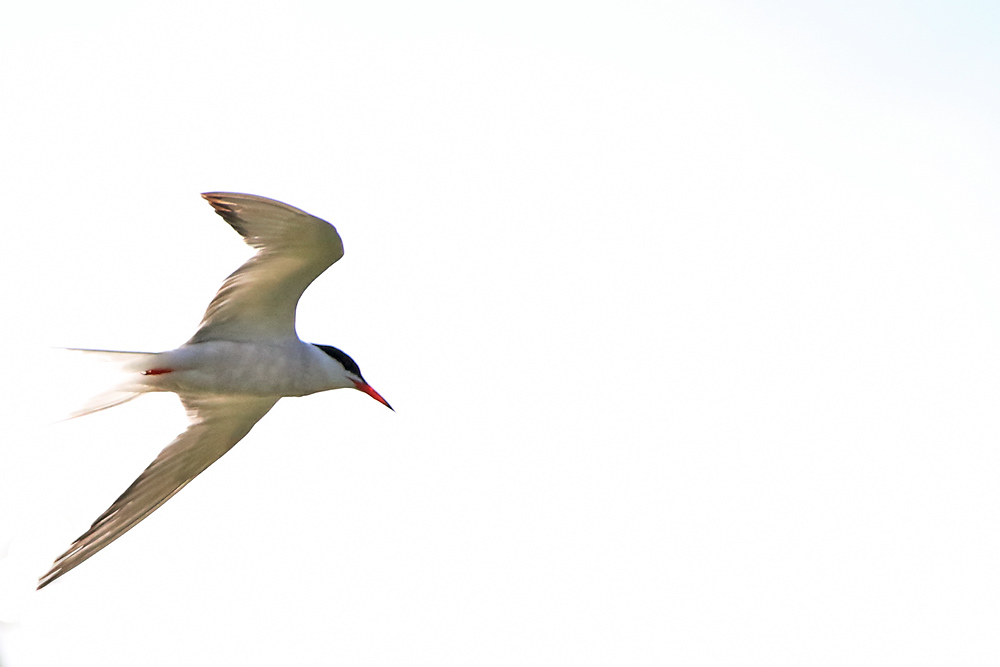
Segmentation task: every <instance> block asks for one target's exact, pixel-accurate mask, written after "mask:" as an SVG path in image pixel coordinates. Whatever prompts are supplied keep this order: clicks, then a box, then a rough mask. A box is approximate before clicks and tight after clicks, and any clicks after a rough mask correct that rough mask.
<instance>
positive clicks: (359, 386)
mask: <svg viewBox="0 0 1000 667" xmlns="http://www.w3.org/2000/svg"><path fill="white" fill-rule="evenodd" d="M352 382H354V388H355V389H357V390H358V391H363V392H364V393H366V394H368V395H369V396H371V397H372V398H374V399H375V400H376V401H378V402H379V403H381V404H382V405H384V406H385V407H387V408H389V409H390V410H392V406H391V405H389V402H388V401H386V400H385V399H384V398H382V397H381V396H379V393H378V392H377V391H375V390H374V389H372V388H371V387H370V386H369V385H367V384H365V383H364V382H358V381H357V380H352ZM392 411H393V412H395V410H392Z"/></svg>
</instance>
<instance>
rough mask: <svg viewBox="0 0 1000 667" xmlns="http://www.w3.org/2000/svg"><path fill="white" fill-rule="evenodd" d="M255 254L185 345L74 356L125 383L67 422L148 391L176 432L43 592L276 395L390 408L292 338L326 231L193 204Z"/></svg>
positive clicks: (210, 456) (215, 453)
mask: <svg viewBox="0 0 1000 667" xmlns="http://www.w3.org/2000/svg"><path fill="white" fill-rule="evenodd" d="M202 197H204V198H205V199H206V200H208V203H209V204H211V205H212V207H213V208H214V209H215V212H216V213H218V214H219V215H220V216H222V218H223V219H224V220H225V221H226V222H228V223H229V225H230V226H231V227H232V228H233V229H235V230H236V231H237V232H239V234H240V236H242V237H243V240H244V241H245V242H246V243H247V244H248V245H250V246H251V247H253V248H255V249H256V251H257V252H256V254H255V255H254V256H253V257H251V258H250V259H249V260H247V261H246V262H245V263H244V264H243V265H242V266H241V267H240V268H238V269H237V270H236V271H235V272H234V273H233V274H231V275H230V276H229V277H228V278H226V280H225V282H223V283H222V287H221V288H219V291H218V293H217V294H216V295H215V298H214V299H212V301H211V303H209V304H208V309H207V310H206V311H205V316H204V317H203V318H202V320H201V324H200V325H199V327H198V330H197V331H196V332H195V334H194V336H192V337H191V340H189V341H188V342H186V343H184V344H183V345H181V346H180V347H178V348H177V349H175V350H170V351H169V352H159V353H144V352H111V351H105V350H80V351H81V352H85V353H88V354H92V355H98V356H102V357H104V358H108V359H112V360H114V361H117V362H118V363H119V364H120V365H121V368H122V370H123V371H124V373H125V375H126V379H125V380H124V381H123V382H122V383H121V384H119V385H117V386H116V387H114V388H113V389H112V390H111V391H109V392H106V393H104V394H101V395H100V396H98V397H97V398H95V399H93V400H92V401H91V402H90V403H88V404H87V405H86V406H84V408H83V409H81V410H79V411H78V412H76V413H74V414H73V415H71V417H78V416H81V415H85V414H90V413H92V412H97V411H99V410H104V409H106V408H110V407H113V406H115V405H120V404H122V403H124V402H126V401H129V400H132V399H133V398H135V397H137V396H139V395H141V394H144V393H146V392H151V391H172V392H174V393H175V394H177V395H178V396H179V397H180V399H181V403H182V404H183V405H184V409H185V410H186V411H187V415H188V419H189V424H188V427H187V430H185V431H184V432H183V433H181V434H180V435H179V436H177V438H176V439H175V440H174V441H173V442H172V443H170V444H169V445H167V447H166V448H165V449H164V450H163V451H161V452H160V454H159V455H158V456H157V457H156V460H154V461H153V462H152V463H151V464H150V465H149V466H148V467H147V468H146V469H145V470H144V471H143V473H142V474H141V475H139V477H138V478H137V479H136V480H135V481H134V482H132V485H131V486H130V487H128V489H126V490H125V493H123V494H122V495H121V496H120V497H119V498H118V500H116V501H115V502H114V503H113V504H112V505H111V507H109V508H108V509H107V511H105V512H104V514H102V515H101V516H99V517H98V518H97V520H96V521H95V522H94V524H93V525H92V526H91V527H90V529H89V530H88V531H87V532H86V533H84V534H83V535H81V536H80V537H79V538H78V539H77V540H76V541H75V542H73V544H72V546H70V548H69V550H67V551H66V553H64V554H63V555H62V556H60V557H59V558H58V559H57V560H56V561H55V563H54V564H53V565H52V569H50V570H49V571H48V572H47V573H46V574H45V575H44V576H42V577H41V578H40V579H39V583H38V588H42V587H43V586H46V585H48V584H50V583H52V582H53V581H55V580H56V579H58V578H59V577H61V576H62V575H64V574H66V573H67V572H69V571H70V570H72V569H73V568H74V567H76V566H77V565H79V564H80V563H82V562H84V561H85V560H87V559H88V558H90V557H91V556H93V555H94V554H96V553H97V552H98V551H100V550H101V549H103V548H104V547H106V546H108V545H109V544H111V542H113V541H114V540H116V539H118V538H119V537H121V536H122V534H124V533H125V532H126V531H128V530H129V529H130V528H132V527H133V526H135V525H136V524H137V523H139V522H140V521H142V520H143V519H145V518H146V517H147V516H149V515H150V514H151V513H152V512H153V511H155V510H156V508H158V507H159V506H160V505H162V504H163V503H165V502H166V501H167V500H169V499H170V497H171V496H173V495H174V494H175V493H177V492H178V491H180V490H181V489H183V488H184V486H185V485H187V483H188V482H190V481H191V480H192V479H194V478H195V477H196V476H198V474H200V473H201V472H202V471H203V470H205V469H206V468H207V467H208V466H210V465H212V463H214V462H215V461H216V460H217V459H218V458H219V457H220V456H222V455H223V454H225V453H226V452H227V451H229V450H230V449H231V448H232V447H233V445H235V444H236V443H237V442H239V441H240V440H241V439H242V438H243V436H245V435H246V434H247V433H249V431H250V429H251V428H253V425H254V424H256V423H257V421H258V420H260V418H261V417H263V416H264V415H265V414H267V411H268V410H270V409H271V408H272V407H273V406H274V404H275V403H277V402H278V399H280V398H282V397H283V396H306V395H308V394H314V393H316V392H319V391H327V390H329V389H343V388H348V389H357V390H359V391H362V392H364V393H366V394H368V395H369V396H371V397H372V398H374V399H375V400H376V401H378V402H379V403H381V404H383V405H384V406H386V407H387V408H389V409H390V410H391V409H392V407H391V406H390V405H389V404H388V403H387V402H386V400H385V399H384V398H382V397H381V396H379V394H378V392H376V391H375V390H374V389H372V388H371V386H369V384H368V383H367V382H365V379H364V378H363V377H362V376H361V370H360V369H359V368H358V365H357V364H356V363H355V362H354V360H353V359H351V358H350V357H349V356H347V355H346V354H345V353H344V352H341V351H340V350H338V349H337V348H335V347H332V346H329V345H314V344H309V343H304V342H302V341H301V340H299V337H298V335H297V334H296V333H295V309H296V306H297V304H298V302H299V297H301V296H302V293H303V292H304V291H305V289H306V288H307V287H308V286H309V284H310V283H312V281H313V280H315V279H316V278H317V277H318V276H319V275H320V274H321V273H323V271H325V270H326V269H327V267H329V266H330V265H332V264H333V263H334V262H336V261H337V260H338V259H340V258H341V257H343V256H344V245H343V243H342V242H341V240H340V235H339V234H337V230H336V229H334V227H333V225H331V224H330V223H328V222H326V221H324V220H320V219H319V218H317V217H315V216H312V215H309V214H308V213H306V212H305V211H301V210H299V209H297V208H294V207H292V206H289V205H287V204H283V203H281V202H279V201H275V200H273V199H267V198H265V197H258V196H255V195H247V194H238V193H234V192H208V193H205V194H203V195H202Z"/></svg>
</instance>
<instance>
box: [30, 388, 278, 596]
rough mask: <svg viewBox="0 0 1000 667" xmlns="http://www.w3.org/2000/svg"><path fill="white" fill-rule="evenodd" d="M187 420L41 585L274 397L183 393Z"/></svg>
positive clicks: (217, 452) (99, 543)
mask: <svg viewBox="0 0 1000 667" xmlns="http://www.w3.org/2000/svg"><path fill="white" fill-rule="evenodd" d="M181 400H182V401H183V402H184V407H185V409H187V412H188V416H189V417H190V419H191V424H190V425H189V426H188V428H187V430H186V431H184V432H183V433H181V434H180V435H179V436H177V439H176V440H174V441H173V442H172V443H170V445H168V446H167V447H166V449H164V450H163V451H162V452H160V454H159V456H157V457H156V460H155V461H153V462H152V463H151V464H150V465H149V467H148V468H146V470H145V471H143V473H142V474H141V475H139V478H138V479H136V480H135V481H134V482H132V485H131V486H130V487H128V489H126V491H125V493H123V494H122V495H121V496H120V497H119V498H118V500H116V501H115V502H114V504H112V505H111V507H109V508H108V510H107V511H106V512H105V513H104V514H102V515H101V516H99V517H98V518H97V521H95V522H94V525H92V526H91V527H90V530H88V531H87V532H86V533H84V534H83V535H81V536H80V537H79V538H77V540H76V541H75V542H73V545H72V546H71V547H70V548H69V550H68V551H67V552H66V553H64V554H63V555H62V556H60V557H59V558H58V559H57V560H56V562H55V563H54V564H53V565H52V569H51V570H49V571H48V572H47V573H46V574H45V576H43V577H42V578H41V579H39V580H38V587H39V588H42V587H43V586H46V585H47V584H50V583H52V582H53V581H55V580H56V579H58V578H59V577H61V576H62V575H64V574H66V573H67V572H69V571H70V570H72V569H73V568H74V567H76V566H77V565H79V564H80V563H82V562H83V561H85V560H87V559H88V558H90V557H91V556H93V555H94V554H96V553H97V552H98V551H100V550H101V549H103V548H104V547H106V546H108V545H109V544H111V543H112V542H114V541H115V540H116V539H118V538H119V537H121V536H122V535H123V534H124V533H125V532H126V531H128V530H129V529H130V528H132V527H133V526H134V525H136V524H137V523H139V522H140V521H142V520H143V519H145V518H146V517H147V516H149V515H150V514H152V512H153V511H154V510H156V508H157V507H159V506H160V505H162V504H163V503H165V502H167V500H169V499H170V497H171V496H173V495H174V494H175V493H177V492H178V491H180V490H181V489H183V488H184V487H185V486H186V485H187V483H188V482H190V481H191V480H192V479H194V478H195V477H197V476H198V475H199V474H200V473H201V472H202V471H203V470H205V468H207V467H208V466H210V465H212V464H213V463H215V461H216V460H218V458H219V457H220V456H222V455H223V454H225V453H226V452H228V451H229V450H230V449H231V448H232V447H233V445H235V444H236V443H237V442H239V441H240V440H241V439H242V438H243V436H245V435H246V434H247V433H249V432H250V429H251V428H253V425H254V424H256V423H257V422H258V421H259V420H260V418H261V417H263V416H264V415H265V414H267V411H268V410H270V409H271V408H272V407H273V406H274V404H275V403H277V402H278V399H277V398H255V397H249V396H240V397H238V398H237V397H232V396H229V397H224V396H211V397H186V398H182V399H181Z"/></svg>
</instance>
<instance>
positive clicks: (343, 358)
mask: <svg viewBox="0 0 1000 667" xmlns="http://www.w3.org/2000/svg"><path fill="white" fill-rule="evenodd" d="M313 345H316V343H313ZM316 347H318V348H319V349H321V350H323V351H324V352H326V353H327V354H328V355H330V356H331V357H333V358H334V359H336V360H337V361H339V362H340V365H341V366H343V367H344V368H346V369H347V370H349V371H350V372H352V373H354V374H355V375H357V376H358V377H359V378H360V377H361V369H360V368H358V365H357V364H356V363H355V362H354V359H351V358H350V357H349V356H347V354H346V353H345V352H343V351H342V350H338V349H337V348H335V347H334V346H332V345H316ZM362 379H364V378H362Z"/></svg>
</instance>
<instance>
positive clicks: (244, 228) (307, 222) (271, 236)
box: [189, 192, 344, 343]
mask: <svg viewBox="0 0 1000 667" xmlns="http://www.w3.org/2000/svg"><path fill="white" fill-rule="evenodd" d="M202 197H204V198H205V199H207V200H208V203H209V204H211V205H212V207H213V208H215V212H216V213H218V214H219V215H221V216H222V218H223V219H224V220H225V221H226V222H228V223H229V224H230V225H231V226H232V227H233V229H235V230H236V231H237V232H239V233H240V235H241V236H242V237H243V240H244V241H246V243H247V245H250V246H252V247H254V248H256V249H257V254H256V255H254V256H253V257H251V258H250V259H249V260H247V262H246V263H245V264H243V266H241V267H240V268H239V269H237V270H236V271H235V272H234V273H233V274H232V275H230V276H229V277H228V278H226V281H225V282H224V283H222V287H221V288H220V289H219V292H218V293H217V294H216V295H215V298H214V299H212V302H211V303H210V304H208V309H207V310H206V311H205V316H204V317H203V318H202V320H201V325H200V326H199V327H198V331H197V332H196V333H195V335H194V337H192V338H191V340H190V341H189V342H191V343H201V342H204V341H208V340H230V341H259V340H274V339H281V338H295V337H296V334H295V307H296V306H297V305H298V303H299V297H301V296H302V292H304V291H305V289H306V287H308V286H309V284H310V283H311V282H312V281H313V280H315V279H316V277H317V276H319V274H321V273H323V271H325V270H326V269H327V267H329V266H330V265H331V264H333V263H334V262H336V261H337V260H338V259H340V258H341V257H343V256H344V244H343V243H342V242H341V240H340V235H339V234H337V230H336V229H334V228H333V225H331V224H330V223H328V222H326V221H324V220H320V219H319V218H317V217H314V216H311V215H309V214H308V213H306V212H305V211H300V210H299V209H297V208H295V207H293V206H289V205H288V204H282V203H281V202H279V201H275V200H273V199H267V198H265V197H257V196H255V195H243V194H238V193H234V192H206V193H205V194H203V195H202Z"/></svg>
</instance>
